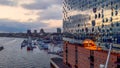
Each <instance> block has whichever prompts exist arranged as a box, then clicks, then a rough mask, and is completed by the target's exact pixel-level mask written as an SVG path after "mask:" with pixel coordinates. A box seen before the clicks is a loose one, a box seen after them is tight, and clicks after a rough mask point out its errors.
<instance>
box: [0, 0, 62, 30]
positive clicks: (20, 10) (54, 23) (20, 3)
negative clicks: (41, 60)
mask: <svg viewBox="0 0 120 68" xmlns="http://www.w3.org/2000/svg"><path fill="white" fill-rule="evenodd" d="M61 6H62V0H0V9H2V10H1V11H0V31H6V32H23V31H26V30H27V29H32V30H33V29H37V30H39V29H41V28H43V29H45V30H46V31H49V32H50V31H52V32H55V31H56V28H57V27H62V7H61Z"/></svg>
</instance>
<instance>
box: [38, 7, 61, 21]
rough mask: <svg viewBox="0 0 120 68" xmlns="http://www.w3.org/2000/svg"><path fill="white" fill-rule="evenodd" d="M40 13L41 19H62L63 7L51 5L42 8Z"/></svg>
mask: <svg viewBox="0 0 120 68" xmlns="http://www.w3.org/2000/svg"><path fill="white" fill-rule="evenodd" d="M38 15H40V17H39V19H40V20H49V19H55V20H60V19H62V7H61V6H59V5H52V6H51V7H48V8H47V9H44V10H42V11H41V12H40V13H39V14H38Z"/></svg>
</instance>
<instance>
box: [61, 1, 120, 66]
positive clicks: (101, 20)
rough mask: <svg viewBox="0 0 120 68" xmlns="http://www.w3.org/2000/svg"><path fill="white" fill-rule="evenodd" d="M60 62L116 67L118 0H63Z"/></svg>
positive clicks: (118, 60) (119, 57)
mask: <svg viewBox="0 0 120 68" xmlns="http://www.w3.org/2000/svg"><path fill="white" fill-rule="evenodd" d="M63 35H64V36H63V40H64V45H63V49H64V51H63V63H64V64H65V65H67V66H68V68H120V0H63Z"/></svg>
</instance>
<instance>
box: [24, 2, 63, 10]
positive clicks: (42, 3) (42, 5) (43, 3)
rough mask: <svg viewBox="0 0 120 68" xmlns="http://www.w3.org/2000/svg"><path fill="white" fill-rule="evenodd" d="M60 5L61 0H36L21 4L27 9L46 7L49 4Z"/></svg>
mask: <svg viewBox="0 0 120 68" xmlns="http://www.w3.org/2000/svg"><path fill="white" fill-rule="evenodd" d="M53 4H54V5H62V0H36V1H35V2H34V3H31V4H23V5H22V6H23V7H24V8H27V9H34V10H39V9H46V8H48V7H49V6H51V5H53Z"/></svg>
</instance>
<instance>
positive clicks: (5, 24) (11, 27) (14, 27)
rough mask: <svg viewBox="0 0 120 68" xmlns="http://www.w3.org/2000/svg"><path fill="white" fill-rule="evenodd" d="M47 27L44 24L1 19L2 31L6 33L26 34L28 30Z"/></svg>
mask: <svg viewBox="0 0 120 68" xmlns="http://www.w3.org/2000/svg"><path fill="white" fill-rule="evenodd" d="M43 27H47V24H45V23H42V22H34V23H23V22H22V23H21V22H17V21H13V20H8V19H0V31H5V32H25V31H26V30H27V29H38V30H39V29H40V28H43Z"/></svg>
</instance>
